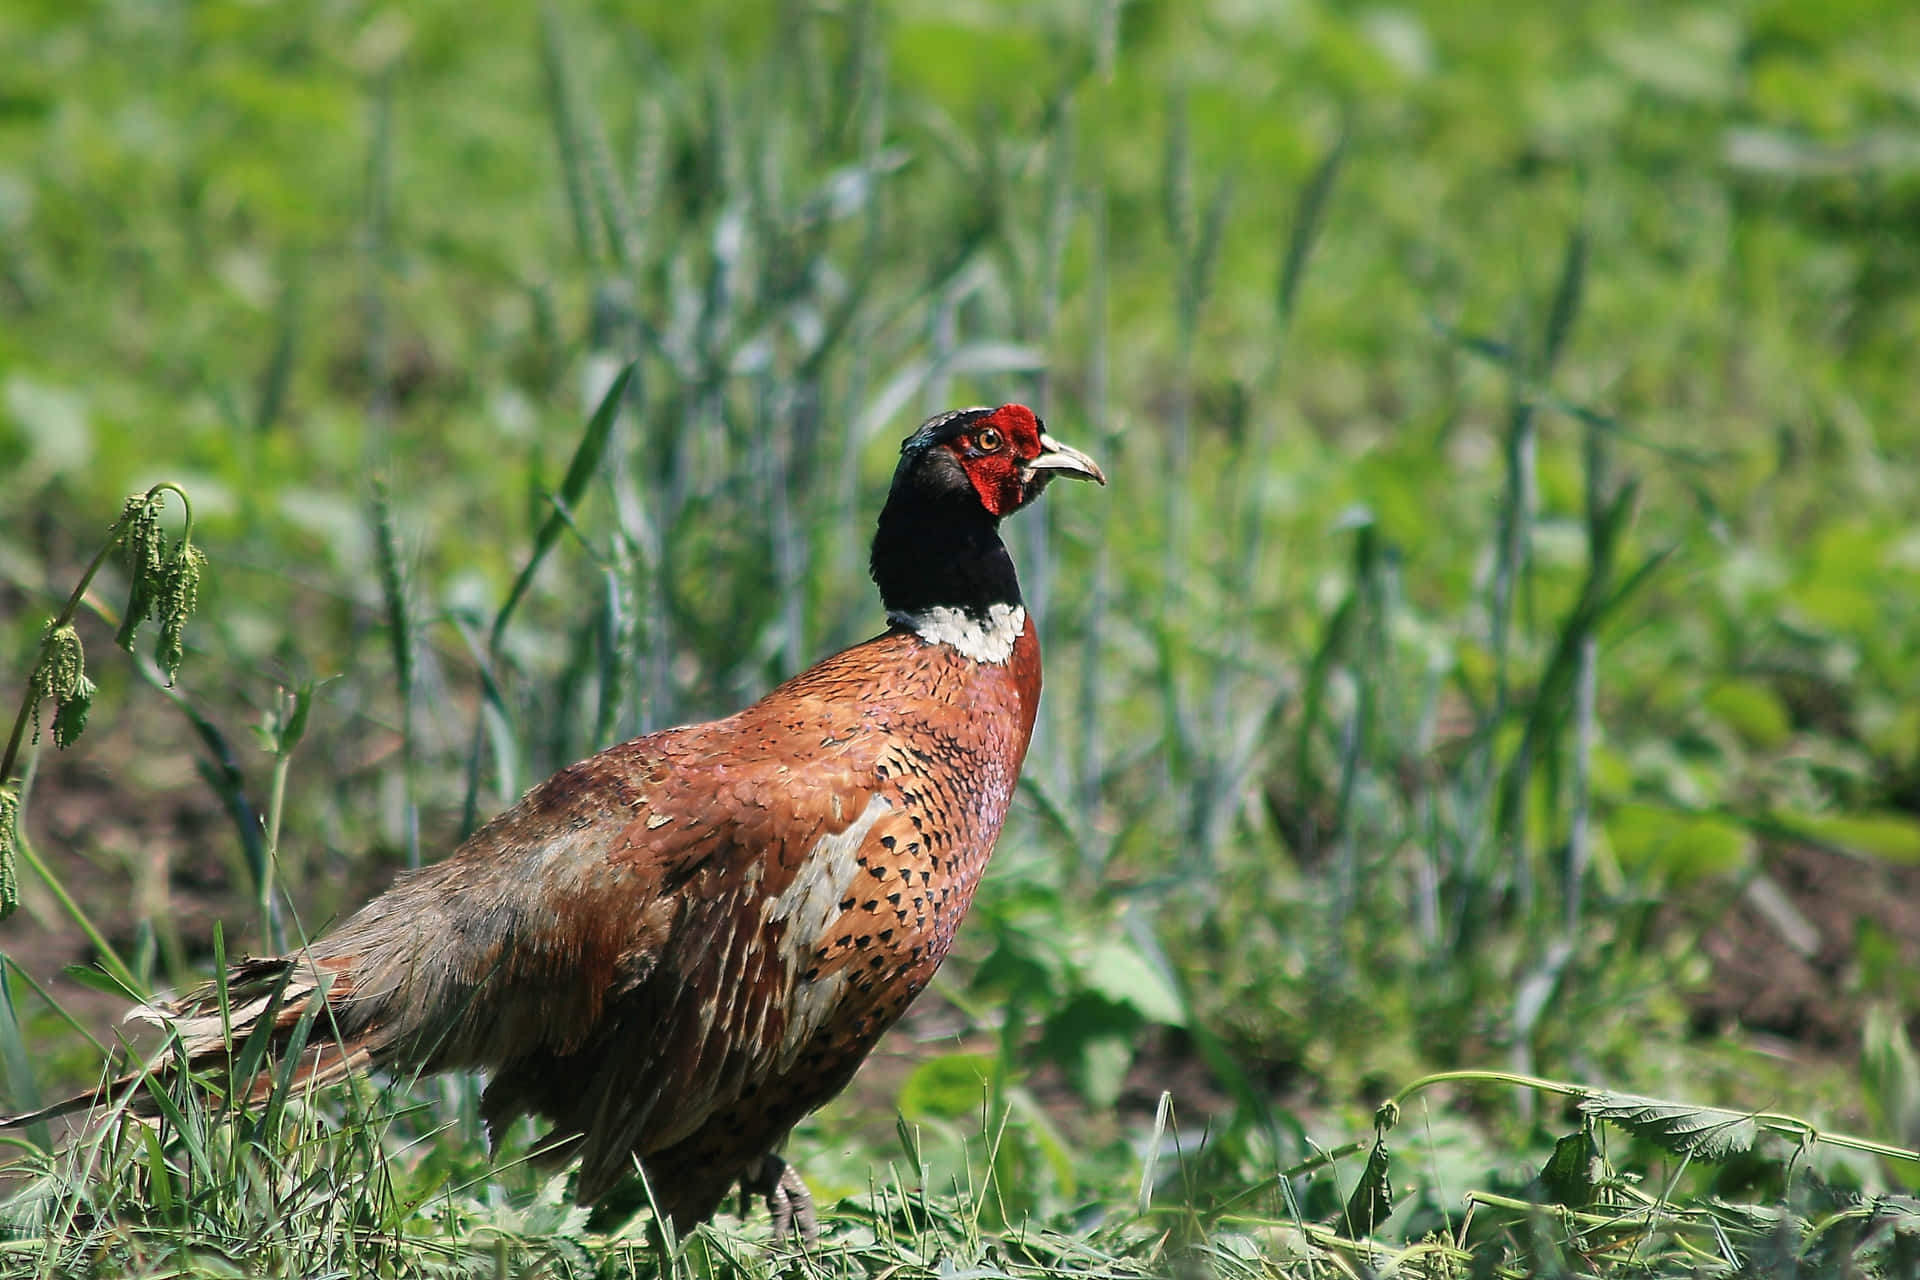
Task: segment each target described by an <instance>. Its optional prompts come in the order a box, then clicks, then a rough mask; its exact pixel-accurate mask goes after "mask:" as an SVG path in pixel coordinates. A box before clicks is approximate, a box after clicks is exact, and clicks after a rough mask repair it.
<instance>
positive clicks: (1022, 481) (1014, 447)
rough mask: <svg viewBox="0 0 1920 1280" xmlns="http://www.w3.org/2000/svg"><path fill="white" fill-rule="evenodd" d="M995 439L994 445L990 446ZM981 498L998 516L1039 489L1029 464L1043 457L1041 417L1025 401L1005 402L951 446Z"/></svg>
mask: <svg viewBox="0 0 1920 1280" xmlns="http://www.w3.org/2000/svg"><path fill="white" fill-rule="evenodd" d="M989 442H991V443H992V444H993V445H994V447H992V448H988V447H986V445H987V444H988V443H989ZM950 447H951V448H952V449H953V450H954V452H955V453H957V454H958V455H959V457H960V465H961V467H962V468H964V469H965V471H966V473H967V479H968V480H970V481H971V482H972V483H973V490H974V492H975V493H976V494H978V495H979V497H980V505H981V506H983V507H985V508H986V509H987V510H988V511H990V512H991V513H993V514H994V515H995V516H1005V515H1010V514H1011V513H1013V512H1015V511H1018V510H1019V509H1020V508H1021V507H1023V506H1025V505H1026V504H1027V502H1028V500H1029V499H1030V498H1032V496H1033V494H1034V492H1035V486H1034V485H1033V483H1032V479H1031V477H1029V476H1027V475H1026V474H1025V464H1026V463H1028V462H1030V461H1032V460H1033V459H1035V458H1037V457H1039V456H1040V452H1041V443H1040V420H1039V419H1038V418H1036V417H1034V416H1033V410H1031V409H1029V408H1027V407H1026V406H1025V405H1022V404H1007V405H1001V406H1000V407H999V408H998V409H995V410H994V411H993V412H992V413H990V414H988V415H987V416H986V417H985V418H982V419H981V420H980V421H979V422H978V423H977V424H975V426H974V429H973V430H972V431H970V432H968V433H967V434H966V435H963V436H961V437H959V438H958V439H956V440H955V441H954V442H953V444H952V445H951V446H950Z"/></svg>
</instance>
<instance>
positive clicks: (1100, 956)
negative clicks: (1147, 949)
mask: <svg viewBox="0 0 1920 1280" xmlns="http://www.w3.org/2000/svg"><path fill="white" fill-rule="evenodd" d="M1084 981H1085V982H1086V985H1087V989H1088V990H1090V991H1093V992H1095V993H1096V994H1098V995H1100V996H1103V997H1104V998H1106V999H1108V1000H1110V1001H1112V1002H1113V1003H1114V1004H1119V1005H1125V1006H1127V1007H1128V1008H1130V1009H1132V1010H1134V1011H1135V1012H1136V1013H1138V1014H1139V1015H1140V1016H1141V1017H1143V1018H1145V1019H1146V1020H1147V1021H1149V1022H1158V1023H1160V1024H1161V1025H1163V1026H1168V1027H1179V1026H1185V1025H1186V1021H1187V1014H1186V1009H1185V1007H1184V1006H1183V1005H1182V1004H1181V1002H1180V993H1179V992H1177V991H1175V990H1174V989H1173V984H1172V983H1170V982H1168V981H1167V979H1166V977H1165V975H1163V974H1162V973H1161V972H1160V971H1159V970H1158V969H1156V968H1154V966H1153V965H1151V964H1149V963H1148V962H1147V958H1146V957H1145V956H1143V955H1141V954H1140V952H1139V949H1138V948H1136V947H1133V946H1131V945H1130V944H1128V943H1126V942H1124V941H1122V940H1120V939H1117V938H1116V939H1113V940H1111V941H1108V942H1104V943H1101V944H1100V946H1099V947H1097V948H1096V949H1095V950H1094V952H1093V954H1092V955H1091V956H1089V957H1087V960H1086V962H1085V969H1084Z"/></svg>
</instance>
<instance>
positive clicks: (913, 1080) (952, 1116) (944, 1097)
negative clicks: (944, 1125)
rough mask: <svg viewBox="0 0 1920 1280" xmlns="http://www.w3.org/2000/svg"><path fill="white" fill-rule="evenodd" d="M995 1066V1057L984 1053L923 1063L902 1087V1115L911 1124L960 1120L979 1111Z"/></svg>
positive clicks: (964, 1054) (954, 1055)
mask: <svg viewBox="0 0 1920 1280" xmlns="http://www.w3.org/2000/svg"><path fill="white" fill-rule="evenodd" d="M993 1065H994V1063H993V1057H992V1055H990V1054H984V1053H950V1054H947V1055H945V1056H944V1057H939V1058H934V1059H932V1060H931V1061H928V1062H923V1063H921V1064H920V1065H919V1066H918V1067H915V1068H914V1071H913V1074H912V1075H910V1076H908V1077H907V1082H906V1084H904V1085H902V1086H901V1087H900V1101H899V1103H898V1108H899V1111H900V1114H901V1115H902V1116H904V1117H905V1118H906V1119H907V1120H909V1121H911V1120H920V1119H926V1118H932V1119H936V1120H957V1119H959V1118H960V1117H961V1116H965V1115H970V1114H972V1113H973V1112H976V1111H978V1110H979V1109H980V1099H981V1097H982V1096H983V1095H984V1094H985V1091H986V1086H987V1081H989V1080H991V1079H992V1078H993Z"/></svg>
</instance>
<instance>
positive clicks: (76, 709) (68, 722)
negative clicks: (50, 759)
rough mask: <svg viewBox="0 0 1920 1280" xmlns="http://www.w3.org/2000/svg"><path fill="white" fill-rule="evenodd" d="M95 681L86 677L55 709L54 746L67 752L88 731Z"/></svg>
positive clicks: (81, 678)
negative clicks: (88, 716)
mask: <svg viewBox="0 0 1920 1280" xmlns="http://www.w3.org/2000/svg"><path fill="white" fill-rule="evenodd" d="M93 693H94V686H93V681H91V680H89V679H87V677H86V676H84V675H83V676H81V677H80V683H78V684H76V685H74V686H73V692H72V693H71V694H70V695H68V696H67V697H65V698H62V699H60V701H59V702H58V703H56V704H55V705H54V709H53V745H54V746H56V747H59V748H60V749H61V750H62V751H65V750H66V749H67V748H68V747H70V746H72V745H73V744H74V743H75V742H78V741H79V740H80V735H81V734H83V733H85V732H86V731H87V713H88V712H89V711H91V710H93Z"/></svg>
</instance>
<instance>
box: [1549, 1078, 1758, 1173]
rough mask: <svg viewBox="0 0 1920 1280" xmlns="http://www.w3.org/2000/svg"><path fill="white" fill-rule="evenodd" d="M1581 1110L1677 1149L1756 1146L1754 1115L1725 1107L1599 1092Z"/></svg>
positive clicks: (1705, 1151) (1714, 1151)
mask: <svg viewBox="0 0 1920 1280" xmlns="http://www.w3.org/2000/svg"><path fill="white" fill-rule="evenodd" d="M1580 1111H1581V1114H1583V1115H1585V1116H1587V1117H1588V1118H1590V1119H1594V1120H1606V1121H1610V1122H1612V1123H1613V1124H1617V1125H1619V1126H1620V1127H1621V1128H1623V1129H1625V1130H1627V1131H1628V1132H1629V1133H1632V1134H1634V1135H1636V1136H1638V1137H1642V1138H1646V1139H1648V1140H1649V1141H1651V1142H1656V1143H1658V1144H1659V1145H1660V1146H1662V1147H1665V1148H1666V1149H1667V1150H1668V1151H1672V1152H1674V1153H1676V1154H1678V1155H1685V1156H1693V1157H1695V1158H1697V1159H1700V1160H1725V1159H1726V1158H1727V1157H1729V1156H1735V1155H1739V1154H1740V1153H1741V1152H1742V1151H1745V1150H1747V1149H1748V1148H1750V1147H1751V1146H1753V1139H1754V1136H1755V1135H1756V1134H1757V1133H1758V1132H1759V1130H1758V1127H1757V1126H1756V1125H1755V1124H1754V1122H1753V1117H1752V1116H1751V1115H1750V1114H1748V1113H1746V1112H1743V1111H1728V1110H1727V1109H1725V1108H1724V1107H1701V1106H1696V1105H1694V1104H1693V1103H1691V1102H1667V1101H1665V1100H1663V1099H1660V1098H1643V1097H1640V1096H1638V1095H1636V1094H1631V1093H1596V1094H1593V1095H1592V1096H1590V1097H1588V1098H1586V1099H1585V1100H1584V1101H1582V1102H1581V1103H1580Z"/></svg>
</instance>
